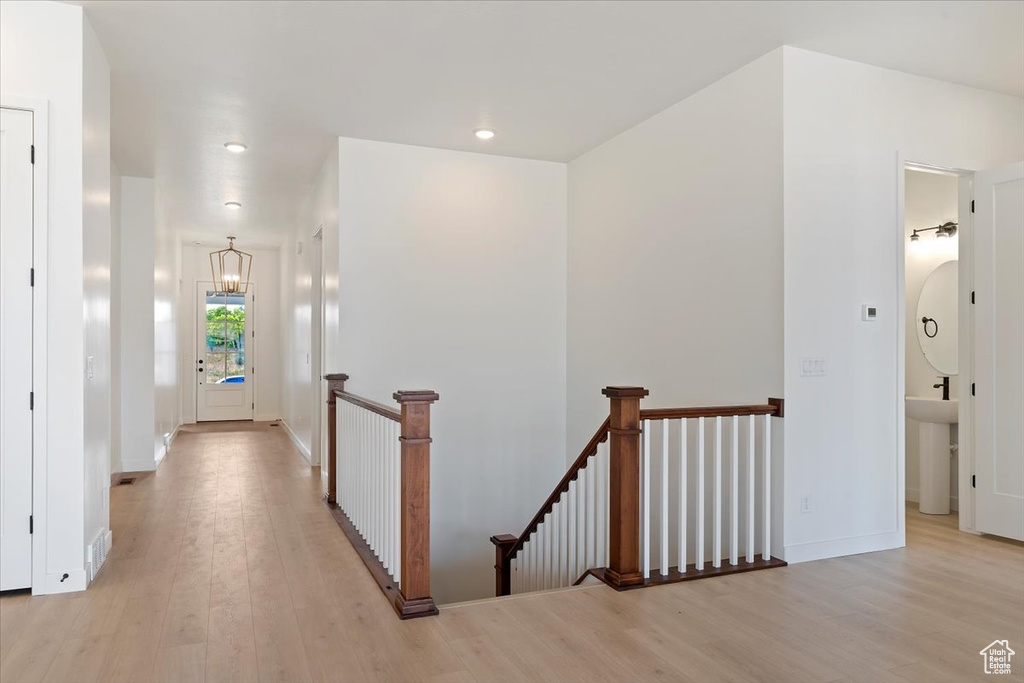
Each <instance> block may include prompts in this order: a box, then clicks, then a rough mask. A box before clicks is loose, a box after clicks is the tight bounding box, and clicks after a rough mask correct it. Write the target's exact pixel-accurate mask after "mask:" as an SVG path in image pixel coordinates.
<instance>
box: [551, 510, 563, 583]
mask: <svg viewBox="0 0 1024 683" xmlns="http://www.w3.org/2000/svg"><path fill="white" fill-rule="evenodd" d="M561 503H562V499H561V497H559V499H558V501H557V502H556V503H555V504H554V506H553V507H552V508H551V551H552V552H551V570H552V571H551V579H552V581H551V582H552V584H553V585H554V587H555V588H561V587H562V575H563V574H564V570H563V569H562V505H561Z"/></svg>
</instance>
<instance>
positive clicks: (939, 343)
mask: <svg viewBox="0 0 1024 683" xmlns="http://www.w3.org/2000/svg"><path fill="white" fill-rule="evenodd" d="M960 180H961V177H960V175H958V174H957V173H956V172H953V171H947V170H943V169H934V168H928V167H922V166H913V165H908V166H907V167H906V169H905V170H904V221H903V223H904V224H903V239H904V246H905V251H904V266H905V270H904V273H905V285H906V286H905V298H904V302H903V304H904V318H905V325H906V328H905V329H906V334H905V336H904V349H903V353H904V381H905V385H904V386H905V391H904V394H905V396H906V397H907V398H906V428H905V434H904V435H905V448H906V458H905V490H906V500H907V506H908V512H909V511H917V512H920V513H923V514H926V515H953V516H957V515H958V512H959V507H960V501H959V486H958V482H959V457H958V453H959V445H958V444H959V440H960V439H959V430H958V426H959V423H960V410H959V396H960V377H961V371H960V367H959V366H960V353H959V349H960V322H961V317H962V313H965V312H967V311H962V310H961V308H960V296H959V292H960V286H959V281H960V244H961V235H962V233H963V228H962V226H961V223H963V221H961V219H960V215H959V214H960V202H959V199H960V197H959V195H960ZM963 227H966V226H963Z"/></svg>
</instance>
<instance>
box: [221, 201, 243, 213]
mask: <svg viewBox="0 0 1024 683" xmlns="http://www.w3.org/2000/svg"><path fill="white" fill-rule="evenodd" d="M224 206H226V207H228V208H229V209H234V210H235V211H237V210H238V209H241V208H242V202H224Z"/></svg>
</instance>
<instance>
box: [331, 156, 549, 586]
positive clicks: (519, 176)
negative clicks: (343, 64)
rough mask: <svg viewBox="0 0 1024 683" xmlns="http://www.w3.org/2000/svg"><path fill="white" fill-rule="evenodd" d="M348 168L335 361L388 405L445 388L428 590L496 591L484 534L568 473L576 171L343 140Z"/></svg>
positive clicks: (521, 516)
mask: <svg viewBox="0 0 1024 683" xmlns="http://www.w3.org/2000/svg"><path fill="white" fill-rule="evenodd" d="M339 163H340V176H339V182H340V202H339V224H340V242H339V248H340V251H339V252H338V253H339V254H340V268H339V272H340V273H341V280H340V283H339V290H338V291H339V293H340V299H339V300H340V326H341V337H340V341H341V360H340V363H339V364H338V365H336V366H334V367H336V368H337V370H339V371H342V372H345V373H348V374H349V375H350V376H351V380H350V382H349V384H348V388H350V389H351V391H353V392H354V393H357V394H360V395H363V396H367V397H369V398H371V399H374V400H377V401H380V402H383V403H385V404H393V399H392V397H391V395H392V393H393V392H394V391H396V390H399V389H433V390H435V391H438V392H439V393H440V395H441V400H440V401H439V402H438V403H437V404H435V406H434V410H433V430H432V431H433V437H434V443H433V448H432V460H431V501H432V504H431V522H432V524H431V534H432V539H431V543H432V558H433V562H432V572H433V573H432V578H433V585H432V593H433V596H434V598H435V599H436V600H438V601H439V602H442V603H443V602H450V601H453V600H465V599H471V598H480V597H486V596H489V595H493V590H494V575H493V569H492V568H493V562H494V551H493V548H492V546H491V545H490V543H488V537H489V536H491V535H492V534H496V533H518V532H519V531H520V530H521V527H522V526H524V525H525V524H526V522H527V521H528V520H529V519H530V517H531V516H532V515H533V513H534V512H536V508H537V507H538V506H539V505H540V503H541V502H542V501H543V499H544V497H545V496H546V495H547V494H548V493H549V492H550V490H551V487H552V486H553V485H554V484H555V483H556V482H557V480H558V478H559V477H560V476H561V475H562V473H563V472H564V457H565V446H564V444H565V322H564V321H565V282H566V223H565V221H566V204H565V197H566V195H565V192H566V185H565V179H566V167H565V165H564V164H556V163H550V162H539V161H527V160H522V159H509V158H502V157H496V156H488V155H480V154H470V153H465V152H452V151H444V150H437V149H427V148H421V147H411V146H406V145H397V144H386V143H377V142H368V141H363V140H352V139H346V138H342V139H341V141H340V152H339ZM328 339H331V334H330V332H329V333H328Z"/></svg>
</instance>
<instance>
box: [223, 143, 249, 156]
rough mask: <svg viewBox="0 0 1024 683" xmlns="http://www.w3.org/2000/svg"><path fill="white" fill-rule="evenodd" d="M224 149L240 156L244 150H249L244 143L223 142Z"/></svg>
mask: <svg viewBox="0 0 1024 683" xmlns="http://www.w3.org/2000/svg"><path fill="white" fill-rule="evenodd" d="M224 149H226V150H227V151H229V152H234V153H235V154H241V153H242V152H244V151H245V150H247V149H249V148H248V147H247V146H246V144H245V143H244V142H225V143H224Z"/></svg>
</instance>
